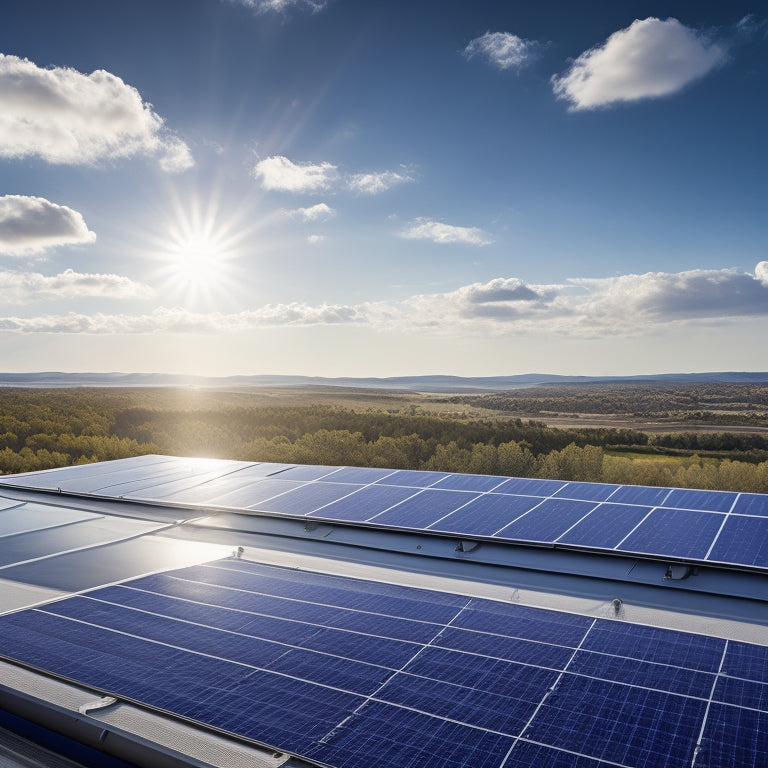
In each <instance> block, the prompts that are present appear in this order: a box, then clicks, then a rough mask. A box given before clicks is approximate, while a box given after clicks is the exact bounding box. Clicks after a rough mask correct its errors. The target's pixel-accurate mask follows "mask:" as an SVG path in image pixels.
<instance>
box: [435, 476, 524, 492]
mask: <svg viewBox="0 0 768 768" xmlns="http://www.w3.org/2000/svg"><path fill="white" fill-rule="evenodd" d="M508 479H509V478H508V477H496V476H494V475H448V477H446V478H444V479H443V480H441V481H440V482H439V483H435V485H434V486H433V488H445V489H447V490H451V491H491V490H493V489H494V488H495V487H496V486H497V485H501V483H505V482H506V481H507V480H508Z"/></svg>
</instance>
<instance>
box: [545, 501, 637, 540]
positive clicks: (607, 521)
mask: <svg viewBox="0 0 768 768" xmlns="http://www.w3.org/2000/svg"><path fill="white" fill-rule="evenodd" d="M650 511H651V507H636V506H633V505H629V504H612V503H610V502H609V503H606V504H601V505H600V506H599V507H595V509H594V510H593V511H592V512H590V513H589V514H588V515H587V516H586V517H585V518H584V519H583V520H581V521H580V522H578V523H576V525H575V526H573V528H571V529H570V530H568V531H566V532H565V533H564V534H563V535H562V536H560V537H559V538H558V539H556V541H557V542H559V543H563V544H576V545H579V546H584V547H596V548H605V549H613V547H615V546H616V545H617V544H618V543H619V542H620V541H621V540H622V539H624V538H625V537H626V536H627V535H628V534H629V532H630V531H631V530H632V529H633V528H634V527H635V526H636V525H637V524H638V523H639V522H640V521H641V520H642V519H643V518H644V517H645V516H646V515H647V514H648V513H649V512H650Z"/></svg>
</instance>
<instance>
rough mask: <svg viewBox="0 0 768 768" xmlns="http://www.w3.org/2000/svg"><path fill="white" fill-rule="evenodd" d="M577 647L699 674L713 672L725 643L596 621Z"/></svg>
mask: <svg viewBox="0 0 768 768" xmlns="http://www.w3.org/2000/svg"><path fill="white" fill-rule="evenodd" d="M581 647H582V648H583V649H586V650H592V651H600V652H601V653H609V654H613V655H616V656H626V657H628V658H632V659H640V660H642V661H653V662H657V663H659V664H669V665H671V666H677V667H684V668H686V669H694V670H699V671H701V672H717V670H718V668H719V666H720V661H721V659H722V655H723V649H724V648H725V640H721V639H719V638H716V637H706V636H704V635H691V634H688V633H687V632H675V631H674V630H671V629H659V628H658V627H644V626H641V625H637V624H626V623H624V622H616V621H599V622H597V624H595V626H594V627H593V628H592V630H591V631H590V632H589V634H588V635H587V637H586V639H585V640H584V643H583V644H582V646H581Z"/></svg>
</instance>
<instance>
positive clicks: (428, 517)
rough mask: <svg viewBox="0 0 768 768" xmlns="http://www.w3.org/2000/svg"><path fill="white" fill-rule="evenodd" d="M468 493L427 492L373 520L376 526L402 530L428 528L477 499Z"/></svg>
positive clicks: (412, 497) (475, 495) (474, 495)
mask: <svg viewBox="0 0 768 768" xmlns="http://www.w3.org/2000/svg"><path fill="white" fill-rule="evenodd" d="M476 498H477V494H475V493H469V492H468V491H433V490H425V491H422V492H421V493H418V494H416V495H415V496H411V498H410V499H406V500H405V501H403V502H402V503H400V504H398V505H397V506H396V507H393V508H392V509H390V510H389V511H387V512H382V513H381V514H380V515H377V516H376V517H374V518H372V519H371V520H370V522H372V523H375V524H376V525H396V526H398V527H401V528H428V527H429V526H430V525H432V524H433V523H435V522H436V521H438V520H439V519H440V518H441V517H443V516H444V515H448V514H450V513H451V512H453V511H454V510H456V509H458V508H459V507H461V506H463V505H464V504H467V503H469V502H470V501H472V499H476Z"/></svg>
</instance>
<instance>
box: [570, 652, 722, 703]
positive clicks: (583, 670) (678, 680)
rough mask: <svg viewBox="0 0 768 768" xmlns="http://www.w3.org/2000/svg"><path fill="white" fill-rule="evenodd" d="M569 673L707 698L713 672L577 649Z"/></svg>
mask: <svg viewBox="0 0 768 768" xmlns="http://www.w3.org/2000/svg"><path fill="white" fill-rule="evenodd" d="M568 673H569V674H570V673H575V674H579V675H586V676H587V677H599V678H602V679H603V680H612V681H614V682H617V683H627V684H629V685H637V686H641V687H643V688H654V689H656V690H659V691H667V692H669V693H679V694H681V695H683V696H696V697H698V698H702V699H708V698H709V694H710V693H711V691H712V685H713V683H714V682H715V675H714V674H713V673H711V672H698V671H695V670H691V669H685V668H684V667H676V666H672V665H671V664H655V663H653V662H648V661H639V660H637V659H629V658H626V657H623V656H609V655H607V654H605V653H593V652H591V651H579V652H578V653H577V654H576V655H575V656H574V657H573V661H572V662H571V663H570V665H569V666H568Z"/></svg>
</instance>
